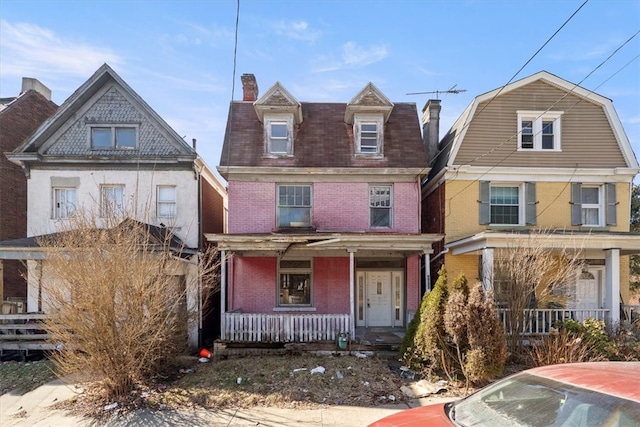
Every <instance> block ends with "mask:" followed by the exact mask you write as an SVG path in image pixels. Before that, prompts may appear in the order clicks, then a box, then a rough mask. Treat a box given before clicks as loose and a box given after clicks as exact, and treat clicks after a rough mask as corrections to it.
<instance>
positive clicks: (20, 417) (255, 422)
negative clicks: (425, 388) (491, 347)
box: [0, 380, 451, 427]
mask: <svg viewBox="0 0 640 427" xmlns="http://www.w3.org/2000/svg"><path fill="white" fill-rule="evenodd" d="M78 392H79V389H77V388H76V387H75V386H73V385H72V384H66V383H64V382H63V381H61V380H55V381H52V382H50V383H48V384H45V385H43V386H41V387H38V388H37V389H35V390H33V391H30V392H29V393H26V394H24V395H12V394H11V393H7V394H4V395H2V396H0V425H1V426H2V427H13V426H23V427H27V426H29V427H30V426H36V427H47V426H51V427H53V426H56V427H58V426H99V425H105V426H149V425H153V426H172V427H173V426H208V427H209V426H234V427H240V426H284V427H296V426H336V427H357V426H366V425H368V424H369V423H371V422H373V421H375V420H378V419H380V418H382V417H385V416H387V415H391V414H393V413H396V412H398V411H401V410H404V409H407V408H409V407H417V406H424V405H429V404H431V403H438V402H447V401H450V400H451V398H442V397H428V398H423V399H419V400H412V401H409V404H407V403H398V404H394V405H386V406H379V407H356V406H326V407H324V408H320V409H280V408H264V407H259V408H252V409H238V410H235V409H227V410H222V411H212V410H205V409H184V410H179V411H173V410H164V411H149V410H142V411H135V412H131V413H127V414H124V415H121V416H119V417H118V416H115V417H112V419H110V420H108V421H101V422H98V421H95V420H93V419H83V418H79V417H77V416H73V415H70V414H68V413H66V412H64V411H60V410H53V409H51V408H49V406H51V405H53V404H54V403H57V402H62V401H64V400H68V399H70V398H72V397H73V396H74V395H76V394H78Z"/></svg>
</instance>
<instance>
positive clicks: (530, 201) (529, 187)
mask: <svg viewBox="0 0 640 427" xmlns="http://www.w3.org/2000/svg"><path fill="white" fill-rule="evenodd" d="M524 197H525V202H526V203H527V205H526V208H525V209H526V211H525V214H526V224H527V225H536V216H537V215H536V205H537V204H538V201H537V199H536V183H535V182H526V183H525V196H524Z"/></svg>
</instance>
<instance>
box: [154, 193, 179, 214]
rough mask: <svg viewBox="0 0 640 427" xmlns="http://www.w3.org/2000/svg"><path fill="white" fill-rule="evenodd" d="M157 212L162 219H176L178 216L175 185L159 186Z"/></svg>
mask: <svg viewBox="0 0 640 427" xmlns="http://www.w3.org/2000/svg"><path fill="white" fill-rule="evenodd" d="M157 212H158V217H160V218H175V216H176V187H175V186H173V185H159V186H158V187H157Z"/></svg>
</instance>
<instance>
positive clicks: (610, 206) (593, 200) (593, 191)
mask: <svg viewBox="0 0 640 427" xmlns="http://www.w3.org/2000/svg"><path fill="white" fill-rule="evenodd" d="M617 204H618V203H617V195H616V184H615V183H608V184H604V185H597V184H582V183H579V182H574V183H572V184H571V206H572V210H571V224H572V225H581V226H584V227H604V226H607V225H616V224H617V218H616V216H617Z"/></svg>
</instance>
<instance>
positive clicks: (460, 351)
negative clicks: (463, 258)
mask: <svg viewBox="0 0 640 427" xmlns="http://www.w3.org/2000/svg"><path fill="white" fill-rule="evenodd" d="M420 312H421V317H420V319H421V322H420V323H419V324H418V325H414V328H415V333H414V334H413V336H411V335H409V334H407V335H406V336H405V343H404V344H405V349H406V350H405V352H403V353H402V354H401V356H402V360H403V361H404V363H405V364H408V365H410V366H412V367H413V368H414V369H416V370H418V371H422V372H426V373H427V374H428V375H431V374H432V373H434V372H435V373H437V374H444V375H445V376H446V378H447V379H454V378H458V374H461V376H462V377H464V378H465V379H466V381H467V382H468V383H471V384H474V385H478V384H482V383H484V382H486V381H488V380H489V379H491V378H493V377H495V376H498V375H500V373H501V372H502V370H503V368H504V363H505V360H506V354H507V353H506V344H505V340H504V331H503V329H502V324H501V323H500V321H499V319H498V316H497V313H496V309H495V305H494V302H493V294H492V293H491V292H489V293H487V294H486V295H485V294H484V292H483V289H482V285H481V284H480V283H477V284H476V285H475V286H474V287H473V289H472V290H471V293H470V291H469V286H468V284H467V279H466V277H465V276H464V275H462V274H461V275H460V276H458V277H457V278H456V280H455V281H454V282H453V283H452V284H451V285H449V286H448V285H447V276H446V270H444V268H443V269H441V271H440V273H439V277H438V281H437V282H436V286H435V287H434V289H433V291H431V292H430V293H429V294H427V295H425V297H424V298H423V300H422V304H421V309H420Z"/></svg>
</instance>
